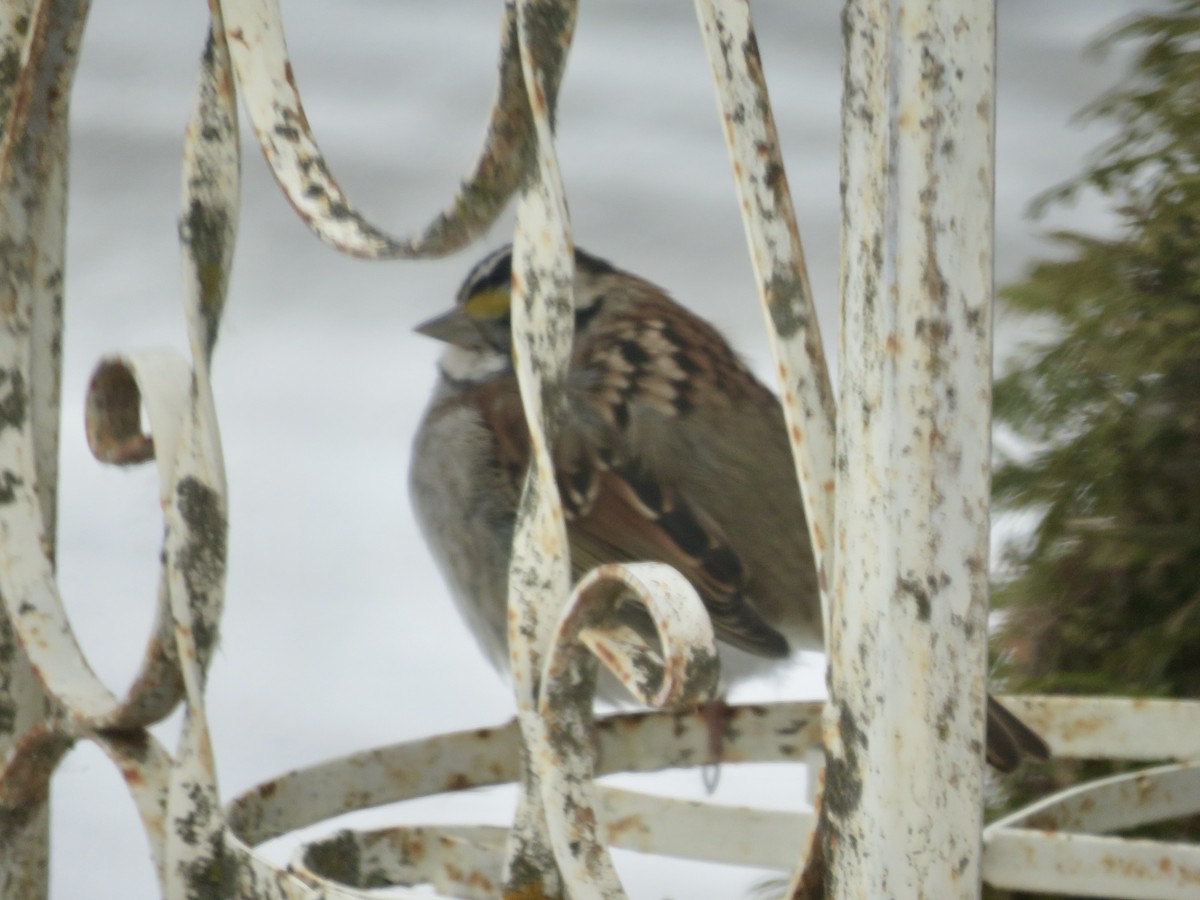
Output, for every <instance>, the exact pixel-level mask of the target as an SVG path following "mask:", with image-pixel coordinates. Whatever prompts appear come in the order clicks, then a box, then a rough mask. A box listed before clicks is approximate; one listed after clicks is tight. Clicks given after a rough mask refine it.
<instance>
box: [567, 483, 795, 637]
mask: <svg viewBox="0 0 1200 900" xmlns="http://www.w3.org/2000/svg"><path fill="white" fill-rule="evenodd" d="M567 535H568V538H569V540H570V544H571V561H572V565H573V567H574V568H575V570H576V572H579V573H582V572H585V571H587V570H588V569H591V568H592V567H594V566H597V565H600V564H601V563H606V562H617V561H653V562H662V563H667V564H668V565H671V566H673V567H674V568H675V569H677V570H678V571H679V572H680V573H681V574H682V575H683V576H684V577H685V578H687V580H688V581H690V582H691V583H692V586H693V587H695V588H696V591H697V593H698V594H699V595H700V599H701V600H702V601H703V602H704V606H705V608H706V609H707V610H708V614H709V616H710V617H711V619H712V623H713V628H714V629H715V630H716V635H717V637H718V638H719V639H720V640H722V641H725V642H726V643H728V644H733V645H734V646H736V647H740V648H741V649H743V650H746V651H748V652H750V653H754V654H757V655H759V656H766V657H772V658H782V657H785V656H787V655H788V651H789V647H788V643H787V640H786V639H785V638H784V637H783V635H781V634H780V633H779V632H778V631H776V630H775V629H774V628H772V627H771V626H770V625H769V624H767V622H766V621H765V620H764V619H763V618H762V617H761V616H760V615H759V614H758V612H757V611H756V610H755V608H754V606H753V605H752V604H751V603H750V602H749V600H748V599H747V597H746V596H745V594H744V593H743V583H744V577H743V573H742V563H741V560H740V559H739V558H738V555H737V554H736V553H735V552H734V551H733V548H732V547H731V546H730V544H729V541H728V540H726V538H725V535H724V534H723V533H722V531H721V529H720V528H719V527H718V526H717V524H716V523H715V522H714V521H713V520H712V519H711V518H710V517H709V516H708V515H707V514H705V512H704V511H703V510H702V509H699V508H698V507H696V506H695V505H694V504H692V503H690V502H688V500H687V499H686V498H685V497H683V496H681V495H680V494H679V493H678V492H676V491H673V490H670V489H665V488H663V487H662V486H661V485H659V484H656V483H654V482H653V481H649V480H646V479H644V478H641V477H640V476H639V474H638V472H637V469H636V467H635V466H633V465H627V466H623V467H621V468H614V469H609V470H607V471H600V472H598V473H597V479H596V489H595V492H594V499H593V501H592V503H591V506H590V508H588V509H587V511H586V512H585V513H584V514H582V515H579V516H577V517H575V518H573V519H571V520H569V521H568V523H567Z"/></svg>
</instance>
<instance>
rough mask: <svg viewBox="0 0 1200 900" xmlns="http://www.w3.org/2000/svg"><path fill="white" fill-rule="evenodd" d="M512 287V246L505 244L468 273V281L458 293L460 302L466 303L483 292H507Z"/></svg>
mask: <svg viewBox="0 0 1200 900" xmlns="http://www.w3.org/2000/svg"><path fill="white" fill-rule="evenodd" d="M511 287H512V244H505V245H504V246H503V247H500V248H499V249H497V250H493V251H492V252H491V253H489V254H488V255H487V256H485V257H484V258H483V259H481V260H480V261H479V262H477V263H476V264H475V268H473V269H471V271H470V272H469V273H467V277H466V280H465V281H463V285H462V287H461V288H459V291H458V302H459V303H465V302H466V301H467V300H468V299H469V298H471V297H473V296H475V295H476V294H479V293H481V292H483V291H492V290H502V291H507V290H509V289H510V288H511Z"/></svg>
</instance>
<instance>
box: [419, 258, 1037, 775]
mask: <svg viewBox="0 0 1200 900" xmlns="http://www.w3.org/2000/svg"><path fill="white" fill-rule="evenodd" d="M511 281H512V253H511V248H509V247H504V248H502V249H500V250H497V251H495V252H493V253H492V254H490V255H489V256H487V257H486V258H485V259H483V260H482V261H481V262H480V263H478V264H477V265H476V266H475V268H474V269H472V271H471V273H470V274H469V275H468V276H467V279H466V281H465V282H464V283H463V285H462V287H461V288H460V289H459V292H458V297H457V302H456V304H455V306H454V308H453V309H452V310H451V311H449V312H448V313H446V314H444V315H441V316H439V317H437V318H435V319H432V320H430V321H428V322H425V323H424V324H423V325H420V326H419V327H418V328H417V331H418V332H420V333H421V334H424V335H427V336H429V337H433V338H437V339H438V340H441V341H444V342H446V344H447V345H448V346H447V347H446V350H445V352H444V353H443V355H442V358H441V361H440V364H439V367H440V369H441V376H440V378H439V379H438V384H437V388H436V390H435V392H434V396H433V400H432V402H431V404H430V406H429V409H428V411H427V412H426V414H425V418H424V421H423V422H422V423H421V426H420V429H419V431H418V433H417V436H416V440H415V445H414V448H413V457H412V469H411V472H410V482H411V491H412V497H413V502H414V506H415V508H416V513H417V518H418V520H419V523H420V525H421V528H422V530H423V531H424V533H425V537H426V539H427V540H428V542H429V545H430V547H431V549H432V550H433V553H434V556H435V557H436V559H437V562H438V564H439V566H440V567H441V570H442V573H443V575H444V576H445V578H446V580H447V581H448V582H449V585H450V590H451V593H452V594H453V596H454V598H455V600H456V602H457V603H458V607H459V609H460V611H461V612H462V613H463V615H464V617H465V618H466V620H467V622H468V624H469V626H470V627H471V629H472V630H473V631H474V633H475V635H476V637H477V638H478V639H479V641H480V644H481V645H482V646H483V648H484V650H485V651H486V652H487V654H488V656H489V657H490V658H491V660H492V662H493V663H494V664H495V665H496V666H497V667H499V668H506V667H507V662H508V651H507V598H508V590H507V579H508V562H509V554H510V549H511V544H512V538H513V527H514V523H515V518H516V509H517V502H518V499H519V497H520V491H521V485H522V482H523V479H524V476H525V469H526V466H527V464H528V459H529V434H528V428H527V426H526V423H525V417H524V412H523V410H522V406H521V398H520V393H519V390H518V387H517V379H516V375H515V373H514V371H513V366H512V337H511V320H510V317H509V309H510V301H511ZM567 408H568V412H567V421H566V423H565V424H564V425H563V427H562V431H561V433H560V435H559V436H558V438H557V442H556V445H555V447H554V448H553V452H554V458H555V464H556V468H557V475H558V482H559V490H560V493H561V495H562V501H563V506H564V510H565V513H566V517H567V534H568V538H569V542H570V551H571V566H572V571H573V573H574V575H575V577H579V576H580V575H582V574H584V573H585V572H587V571H588V570H590V569H591V568H593V567H595V566H597V565H599V564H601V563H605V562H621V561H638V560H654V561H658V562H665V563H669V564H670V565H672V566H674V567H675V568H676V569H678V570H679V571H680V572H681V573H682V574H683V575H684V576H685V577H687V578H688V580H689V581H691V582H692V584H693V585H694V586H695V588H696V590H697V592H698V593H699V594H700V597H701V599H702V600H703V601H704V604H705V607H706V608H707V609H708V612H709V615H710V616H711V617H712V621H713V626H714V630H715V632H716V635H717V639H718V640H719V641H721V642H722V644H723V646H722V648H721V649H722V660H721V662H722V674H723V677H724V679H725V680H726V681H730V680H734V679H737V678H738V677H740V676H743V675H746V674H749V673H751V672H754V671H756V670H762V669H763V668H765V667H766V666H767V665H770V664H771V663H772V662H773V661H776V660H779V659H782V658H785V657H787V656H788V655H789V654H790V653H791V652H792V651H793V650H796V649H820V648H821V645H822V635H821V614H820V605H819V599H818V590H817V577H816V567H815V565H814V563H813V557H812V552H811V549H810V546H809V541H808V534H807V530H806V527H805V522H804V513H803V507H802V504H801V499H800V490H799V487H798V485H797V482H796V475H795V469H794V466H793V463H792V454H791V448H790V446H789V444H788V438H787V433H786V430H785V427H784V420H783V412H782V409H781V408H780V406H779V402H778V401H777V400H776V398H775V396H774V395H773V394H772V393H771V392H770V391H769V390H768V389H767V388H766V387H765V386H763V384H762V383H761V382H760V381H759V380H758V379H757V378H755V376H754V375H753V374H752V373H751V372H750V370H749V369H748V368H747V366H746V365H745V363H743V362H742V361H741V359H739V358H738V356H737V355H736V354H735V353H734V352H733V350H732V349H731V348H730V347H729V345H728V344H727V343H726V341H725V339H724V338H722V337H721V335H720V334H719V333H718V332H717V331H716V329H714V328H713V327H712V326H711V325H709V324H708V323H707V322H705V321H704V320H702V319H700V318H699V317H698V316H696V315H695V314H693V313H691V312H689V311H688V310H686V309H684V308H683V307H682V306H680V305H679V304H677V303H676V302H675V301H673V300H672V299H671V298H670V297H668V296H667V295H666V293H665V292H663V291H662V290H661V289H660V288H658V287H656V286H654V285H653V284H650V283H649V282H647V281H644V280H643V279H641V278H638V277H637V276H635V275H631V274H630V273H628V272H624V271H622V270H620V269H617V268H616V267H614V266H612V265H610V264H608V263H607V262H604V261H603V260H600V259H597V258H596V257H594V256H591V255H590V254H587V253H585V252H583V251H582V250H578V249H577V250H576V251H575V342H574V346H573V348H572V354H571V366H570V371H569V374H568V378H567ZM630 624H633V625H634V627H637V624H638V623H637V622H636V621H633V622H631V623H630ZM1022 753H1030V754H1032V755H1035V756H1045V753H1046V750H1045V745H1044V744H1043V743H1042V742H1041V739H1040V738H1038V737H1037V735H1035V734H1034V733H1033V732H1032V731H1030V730H1029V729H1028V728H1027V727H1026V726H1024V725H1023V724H1022V723H1021V722H1020V721H1018V720H1017V719H1016V718H1015V717H1013V716H1012V715H1011V714H1010V713H1008V712H1007V711H1006V710H1004V709H1003V707H1001V706H1000V705H999V704H998V703H996V702H995V701H994V700H992V699H991V698H990V697H989V703H988V759H989V761H990V762H992V764H993V765H996V766H997V767H998V768H1011V767H1013V766H1015V765H1016V763H1017V761H1018V760H1019V758H1020V757H1021V755H1022Z"/></svg>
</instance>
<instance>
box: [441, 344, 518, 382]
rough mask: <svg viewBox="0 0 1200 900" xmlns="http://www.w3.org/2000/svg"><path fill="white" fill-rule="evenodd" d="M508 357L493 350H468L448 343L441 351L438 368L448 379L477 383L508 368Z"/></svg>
mask: <svg viewBox="0 0 1200 900" xmlns="http://www.w3.org/2000/svg"><path fill="white" fill-rule="evenodd" d="M509 366H510V362H509V360H508V357H506V356H504V354H502V353H498V352H496V351H495V350H491V349H488V350H468V349H467V348H465V347H457V346H455V345H454V344H450V345H448V346H447V347H446V349H445V350H443V351H442V356H441V359H439V360H438V368H439V369H441V370H442V375H443V376H445V378H447V379H448V380H449V381H453V382H457V383H460V384H462V383H466V384H479V383H480V382H483V381H487V380H488V379H490V378H492V377H494V376H496V375H499V374H500V373H501V372H503V371H504V370H506V369H508V368H509Z"/></svg>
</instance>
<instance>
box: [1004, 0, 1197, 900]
mask: <svg viewBox="0 0 1200 900" xmlns="http://www.w3.org/2000/svg"><path fill="white" fill-rule="evenodd" d="M1114 41H1130V42H1133V43H1134V44H1135V50H1136V55H1135V60H1134V64H1133V69H1132V72H1131V73H1130V75H1129V77H1128V78H1127V79H1126V81H1125V82H1124V83H1123V84H1122V85H1121V86H1120V87H1119V88H1118V89H1116V90H1115V91H1113V92H1112V93H1110V94H1108V95H1106V96H1105V97H1102V98H1101V99H1100V100H1099V101H1098V102H1097V103H1095V104H1094V105H1093V106H1092V107H1090V109H1089V110H1088V111H1087V114H1088V115H1091V116H1096V117H1102V118H1105V119H1107V120H1109V121H1111V122H1113V123H1114V124H1116V125H1117V127H1118V133H1117V135H1116V137H1114V138H1113V139H1112V140H1111V141H1109V142H1108V143H1107V144H1106V145H1105V146H1103V147H1102V148H1101V149H1100V151H1099V153H1098V154H1097V155H1096V156H1095V158H1094V159H1093V160H1092V161H1091V162H1090V164H1089V165H1088V166H1087V168H1086V171H1084V173H1083V174H1082V175H1081V176H1079V178H1078V179H1076V180H1074V181H1072V182H1070V183H1068V184H1067V185H1064V186H1062V187H1060V188H1058V189H1056V190H1054V191H1052V192H1051V193H1050V194H1048V195H1047V196H1046V197H1044V198H1042V200H1041V201H1039V204H1040V205H1041V206H1043V207H1044V206H1045V205H1046V204H1047V203H1054V202H1061V201H1063V200H1069V199H1071V198H1072V197H1074V196H1075V195H1076V194H1077V193H1078V192H1080V191H1083V190H1096V191H1098V192H1100V193H1101V194H1102V195H1103V196H1104V197H1106V198H1107V199H1108V200H1109V201H1110V202H1111V204H1112V208H1113V209H1114V211H1116V213H1117V215H1118V216H1119V228H1118V232H1117V235H1116V236H1115V237H1112V238H1100V237H1094V236H1088V235H1084V234H1079V233H1074V232H1070V233H1058V234H1055V235H1053V236H1052V239H1053V240H1054V241H1055V243H1056V244H1057V246H1058V248H1059V249H1060V250H1062V251H1065V258H1063V259H1061V260H1058V261H1047V262H1042V263H1040V264H1038V265H1037V266H1036V267H1035V268H1034V269H1033V271H1032V272H1031V274H1030V275H1029V277H1028V278H1027V279H1026V280H1024V281H1022V282H1020V283H1018V284H1015V285H1013V286H1011V287H1009V288H1007V289H1006V290H1004V291H1003V292H1002V296H1003V298H1004V299H1005V300H1006V301H1007V303H1008V305H1009V306H1010V307H1011V308H1012V309H1014V310H1016V311H1018V312H1020V313H1024V314H1027V315H1030V316H1036V317H1039V318H1040V319H1042V320H1043V321H1047V322H1049V323H1050V324H1051V326H1052V329H1051V330H1052V337H1051V338H1050V339H1048V340H1046V341H1044V342H1042V343H1040V344H1038V345H1037V346H1034V347H1031V348H1028V353H1027V354H1025V355H1023V356H1022V357H1021V358H1020V359H1019V360H1018V363H1017V366H1016V367H1015V368H1013V369H1012V370H1011V371H1009V372H1008V373H1007V374H1006V375H1005V376H1004V377H1003V378H1001V379H1000V380H998V382H997V383H996V386H995V414H996V420H997V423H998V424H999V425H1001V426H1002V427H1006V428H1007V429H1009V430H1010V431H1011V433H1013V434H1015V435H1016V436H1017V437H1018V438H1019V439H1020V440H1021V442H1022V443H1023V445H1024V446H1025V447H1026V448H1028V449H1026V450H1023V451H1021V452H1020V453H1018V454H1011V455H1010V456H1009V457H1008V458H1005V459H1002V460H1001V461H1000V464H999V466H998V468H997V470H996V473H995V480H994V493H995V500H996V504H997V507H998V508H999V509H1002V510H1011V511H1023V512H1026V513H1033V514H1036V515H1037V516H1039V517H1040V518H1038V522H1037V525H1036V528H1035V529H1034V531H1033V533H1032V535H1031V536H1030V537H1029V539H1028V540H1026V541H1022V542H1018V543H1017V545H1015V546H1012V547H1010V548H1008V551H1007V552H1006V555H1005V563H1006V565H1005V568H1006V570H1007V572H1008V575H1007V576H1006V577H1005V578H1004V580H1003V581H1002V582H1001V583H1000V584H998V585H997V586H996V588H995V590H994V592H993V602H994V604H995V605H996V606H997V607H998V608H1001V609H1003V610H1004V612H1005V615H1004V622H1003V624H1002V626H1001V629H1000V632H999V634H998V635H997V646H998V648H999V649H1000V650H1001V652H1002V656H1003V658H1004V659H1005V664H1004V668H1003V669H1002V677H1003V678H1004V680H1005V681H1006V682H1007V684H1008V685H1009V686H1010V687H1011V688H1012V689H1013V690H1019V691H1027V692H1036V693H1059V694H1119V695H1132V696H1156V697H1200V0H1174V2H1171V3H1169V4H1167V6H1166V9H1165V11H1162V12H1157V13H1155V14H1146V15H1141V16H1138V17H1137V18H1135V19H1133V20H1131V21H1130V22H1128V23H1126V24H1124V25H1122V26H1120V27H1118V28H1117V29H1116V30H1115V31H1114V32H1113V33H1112V34H1111V35H1109V36H1108V37H1106V38H1105V39H1104V41H1103V42H1102V46H1103V45H1109V44H1111V43H1112V42H1114ZM1112 771H1114V769H1113V767H1111V766H1105V765H1102V764H1099V763H1088V764H1086V765H1083V764H1079V765H1072V764H1068V763H1065V762H1062V761H1059V762H1054V763H1051V764H1050V765H1049V766H1045V767H1029V771H1026V772H1024V773H1021V774H1020V775H1018V776H1017V777H1016V778H1015V779H1013V780H1011V781H1010V782H1009V783H1008V784H1006V785H1005V793H1006V795H1007V797H1006V805H1007V806H1008V807H1009V808H1015V807H1017V806H1020V805H1023V804H1024V803H1026V802H1028V801H1029V800H1031V799H1034V798H1035V797H1037V796H1042V795H1044V794H1045V793H1046V792H1047V791H1048V790H1052V789H1055V788H1057V787H1060V786H1065V785H1066V784H1070V783H1075V782H1077V781H1079V780H1082V779H1086V778H1093V777H1098V776H1100V775H1103V774H1108V773H1110V772H1112ZM1156 833H1157V834H1159V835H1160V836H1161V835H1162V834H1163V833H1164V832H1163V831H1162V830H1160V831H1158V832H1156ZM1170 833H1171V834H1173V835H1174V836H1175V837H1176V838H1180V837H1185V838H1186V839H1189V840H1193V841H1194V840H1197V839H1198V837H1200V822H1192V823H1183V824H1182V825H1181V824H1179V823H1176V824H1175V825H1174V826H1173V829H1172V830H1171V831H1170ZM992 896H996V895H995V894H993V895H992Z"/></svg>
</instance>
